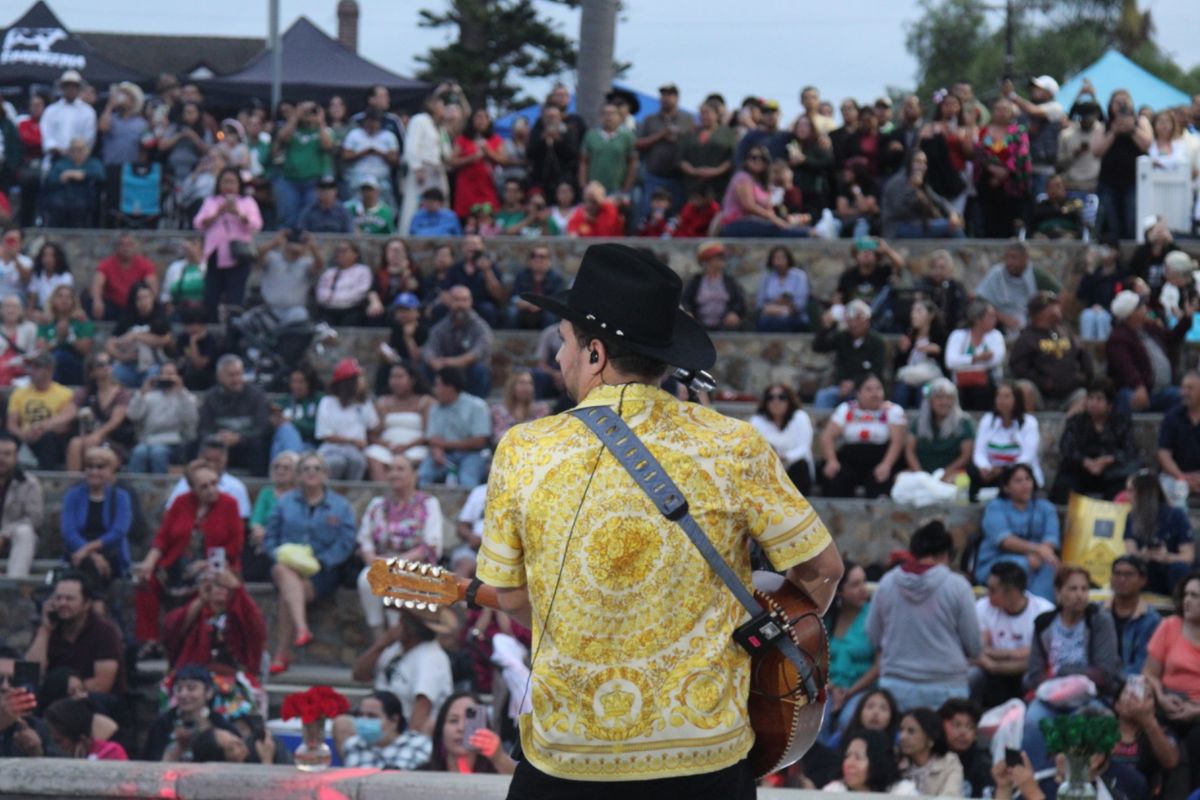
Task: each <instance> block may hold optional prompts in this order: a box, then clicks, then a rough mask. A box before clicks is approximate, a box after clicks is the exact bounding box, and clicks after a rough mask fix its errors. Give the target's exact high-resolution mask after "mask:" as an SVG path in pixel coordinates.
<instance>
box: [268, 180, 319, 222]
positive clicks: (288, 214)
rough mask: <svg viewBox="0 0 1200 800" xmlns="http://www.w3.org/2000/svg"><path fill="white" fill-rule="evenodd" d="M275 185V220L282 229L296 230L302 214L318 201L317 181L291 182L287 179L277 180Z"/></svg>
mask: <svg viewBox="0 0 1200 800" xmlns="http://www.w3.org/2000/svg"><path fill="white" fill-rule="evenodd" d="M273 185H274V189H275V219H276V221H277V223H278V225H279V227H280V228H294V227H295V226H296V219H297V218H298V217H299V216H300V212H301V211H303V210H304V208H305V206H307V205H308V204H310V203H312V202H313V201H314V200H316V199H317V179H316V178H310V179H309V180H306V181H290V180H288V179H287V178H276V179H275V182H274V184H273Z"/></svg>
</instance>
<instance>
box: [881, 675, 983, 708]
mask: <svg viewBox="0 0 1200 800" xmlns="http://www.w3.org/2000/svg"><path fill="white" fill-rule="evenodd" d="M879 688H880V689H887V690H888V691H889V692H891V693H892V697H895V698H896V704H897V705H898V706H900V713H901V714H903V713H905V712H906V711H909V710H911V709H914V708H922V707H924V708H940V707H941V705H942V703H944V702H946V701H947V700H949V699H951V698H954V697H967V696H969V695H970V689H969V688H968V687H967V676H966V674H965V673H964V674H963V676H962V680H961V682H959V683H951V682H949V681H939V682H937V683H917V682H916V681H906V680H904V679H903V678H880V679H879Z"/></svg>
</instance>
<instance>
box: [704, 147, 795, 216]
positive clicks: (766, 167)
mask: <svg viewBox="0 0 1200 800" xmlns="http://www.w3.org/2000/svg"><path fill="white" fill-rule="evenodd" d="M685 158H686V150H685ZM770 169H771V154H770V152H768V150H767V148H765V147H763V146H761V145H756V146H754V147H751V148H750V149H749V150H747V151H746V157H745V159H744V160H743V161H742V163H741V165H740V167H739V169H738V170H737V172H735V173H734V175H733V178H732V179H731V180H730V181H729V186H728V187H727V188H726V189H725V199H724V200H723V201H722V202H721V231H720V234H721V236H723V237H728V238H733V239H738V238H761V239H768V238H777V237H799V238H803V237H806V236H808V227H807V226H801V225H793V224H791V223H790V222H789V221H788V220H786V219H784V218H783V217H780V216H779V215H778V214H777V213H775V209H774V208H772V206H771V192H770V190H769V189H768V188H767V181H768V178H769V177H770ZM685 173H686V168H685Z"/></svg>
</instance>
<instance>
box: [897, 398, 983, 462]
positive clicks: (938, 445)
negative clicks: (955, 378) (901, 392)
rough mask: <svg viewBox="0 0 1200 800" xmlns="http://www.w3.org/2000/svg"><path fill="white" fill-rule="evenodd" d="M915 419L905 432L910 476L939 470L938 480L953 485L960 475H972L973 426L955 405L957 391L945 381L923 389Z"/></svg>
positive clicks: (968, 417) (957, 405)
mask: <svg viewBox="0 0 1200 800" xmlns="http://www.w3.org/2000/svg"><path fill="white" fill-rule="evenodd" d="M925 389H926V394H925V397H924V399H922V400H921V407H920V410H919V411H918V412H917V418H916V419H914V420H913V422H912V425H911V427H910V428H909V430H908V438H907V439H906V441H905V445H904V460H905V463H906V465H907V466H908V468H909V469H910V470H913V471H914V472H929V473H933V472H937V471H938V470H942V472H943V475H942V480H943V481H945V482H946V483H954V482H955V479H956V478H957V477H958V476H959V475H960V474H967V475H971V474H972V473H974V472H975V469H974V465H973V464H972V458H973V456H974V452H975V423H974V422H972V421H971V417H970V416H968V415H967V414H966V413H965V412H964V411H963V410H962V406H960V405H959V404H958V390H957V389H955V388H954V384H953V383H951V382H950V381H948V380H946V379H945V378H937V379H935V380H933V381H930V382H929V384H928V385H926V387H925Z"/></svg>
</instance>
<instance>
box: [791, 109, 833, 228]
mask: <svg viewBox="0 0 1200 800" xmlns="http://www.w3.org/2000/svg"><path fill="white" fill-rule="evenodd" d="M786 157H787V162H788V166H790V167H791V168H792V174H793V175H794V176H795V180H796V188H797V189H799V190H800V193H801V195H802V197H803V198H804V213H806V214H810V215H812V218H813V219H820V218H821V212H823V211H824V210H825V209H826V208H828V207H829V173H830V171H831V170H832V169H833V145H832V144H831V143H830V141H829V138H828V137H826V136H822V135H821V134H820V132H819V131H817V129H816V128H815V127H813V124H812V120H811V119H809V118H808V115H807V114H802V115H800V116H799V117H798V118H797V119H796V123H795V125H793V126H792V138H791V139H789V140H788V143H787V150H786Z"/></svg>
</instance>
